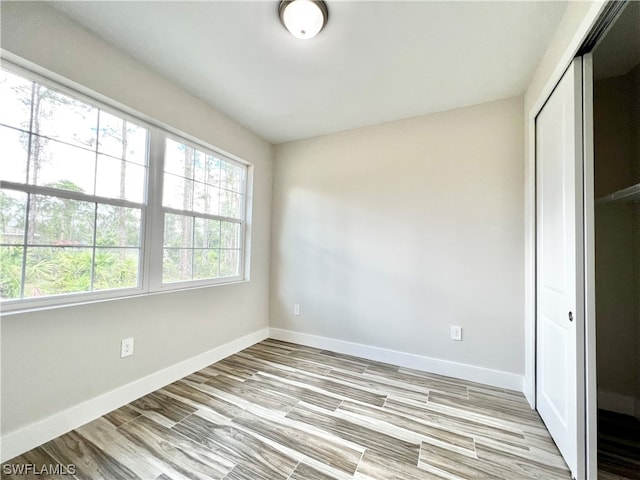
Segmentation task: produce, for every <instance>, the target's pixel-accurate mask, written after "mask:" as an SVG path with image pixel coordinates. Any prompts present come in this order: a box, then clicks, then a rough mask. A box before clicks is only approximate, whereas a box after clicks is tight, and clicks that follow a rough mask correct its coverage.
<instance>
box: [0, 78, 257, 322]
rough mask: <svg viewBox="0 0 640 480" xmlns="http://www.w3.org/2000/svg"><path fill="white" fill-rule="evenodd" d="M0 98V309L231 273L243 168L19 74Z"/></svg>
mask: <svg viewBox="0 0 640 480" xmlns="http://www.w3.org/2000/svg"><path fill="white" fill-rule="evenodd" d="M34 78H35V80H33V79H34ZM0 105H1V107H0V181H1V182H2V184H1V190H0V299H1V300H2V301H3V308H7V307H9V309H11V308H16V309H20V308H22V307H23V306H24V307H31V306H33V305H36V306H37V305H48V304H56V303H70V302H73V301H75V300H76V298H79V299H81V300H85V299H92V298H103V297H114V296H124V295H132V294H140V293H145V292H150V291H153V290H166V289H167V288H169V289H170V288H183V287H189V286H199V285H207V284H210V283H220V282H229V281H236V280H241V279H242V277H243V274H242V272H243V263H244V262H243V260H244V231H245V225H244V215H245V196H246V192H245V188H246V187H245V184H246V177H247V167H246V166H245V165H244V164H242V163H239V162H237V161H235V160H232V159H230V158H227V157H226V156H223V155H221V154H218V153H216V152H215V151H214V150H212V149H207V148H204V147H202V146H199V145H198V144H196V143H191V142H187V141H186V140H181V139H179V138H180V137H177V136H175V135H174V134H168V133H167V132H166V131H164V130H163V129H160V128H157V127H154V126H152V125H149V124H147V123H146V122H143V121H140V120H136V119H135V117H131V116H129V115H128V114H124V113H119V112H118V111H117V110H115V109H112V108H109V107H107V106H105V105H102V104H100V103H99V102H96V101H94V100H92V99H90V98H87V97H84V96H83V95H80V94H76V93H75V92H71V91H68V90H67V89H65V88H63V87H60V86H57V85H55V84H53V83H51V82H49V81H47V80H44V79H40V78H36V77H33V76H31V75H30V74H27V73H24V72H22V71H19V70H16V71H13V70H12V71H8V70H5V69H2V70H0ZM154 146H155V147H154ZM154 148H155V151H154ZM154 172H157V173H154ZM154 178H156V179H158V178H161V179H162V181H161V182H158V181H154V180H153V179H154ZM160 185H163V187H160ZM156 190H157V191H156ZM148 199H150V200H148ZM153 202H156V203H157V204H158V205H157V206H156V205H154V203H153ZM154 215H155V218H154ZM151 224H154V225H156V227H155V230H154V231H153V232H151V230H148V228H149V226H150V225H151ZM157 225H161V226H162V228H163V234H162V235H158V233H159V230H157V228H158V227H157ZM154 233H155V234H154ZM156 265H157V267H156ZM172 286H173V287H172Z"/></svg>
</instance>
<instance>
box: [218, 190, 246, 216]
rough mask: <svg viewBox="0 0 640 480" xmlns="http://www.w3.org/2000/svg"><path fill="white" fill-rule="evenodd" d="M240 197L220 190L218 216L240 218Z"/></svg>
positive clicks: (237, 194)
mask: <svg viewBox="0 0 640 480" xmlns="http://www.w3.org/2000/svg"><path fill="white" fill-rule="evenodd" d="M241 209H242V195H240V194H239V193H233V192H230V191H228V190H220V215H222V216H223V217H229V218H241Z"/></svg>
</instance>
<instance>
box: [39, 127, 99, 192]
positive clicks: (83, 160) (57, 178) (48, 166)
mask: <svg viewBox="0 0 640 480" xmlns="http://www.w3.org/2000/svg"><path fill="white" fill-rule="evenodd" d="M95 161H96V154H95V153H94V152H91V151H89V150H86V149H84V148H78V147H73V146H71V145H67V144H64V143H60V142H57V141H55V140H49V139H46V138H44V137H38V136H32V138H31V160H30V167H29V183H31V184H33V185H42V186H45V187H54V188H60V189H62V190H70V191H72V192H83V193H88V194H89V195H93V193H94V192H93V189H94V187H93V185H94V178H95V168H96V166H95Z"/></svg>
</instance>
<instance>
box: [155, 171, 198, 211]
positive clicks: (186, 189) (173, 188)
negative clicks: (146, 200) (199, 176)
mask: <svg viewBox="0 0 640 480" xmlns="http://www.w3.org/2000/svg"><path fill="white" fill-rule="evenodd" d="M193 190H194V184H193V180H186V179H184V178H183V177H177V176H175V175H170V174H165V176H164V192H163V202H162V204H163V205H164V206H165V207H171V208H177V209H179V210H191V209H192V207H193V203H192V202H193Z"/></svg>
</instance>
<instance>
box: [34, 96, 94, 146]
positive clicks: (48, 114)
mask: <svg viewBox="0 0 640 480" xmlns="http://www.w3.org/2000/svg"><path fill="white" fill-rule="evenodd" d="M97 127H98V109H97V108H95V107H92V106H91V105H87V104H86V103H83V102H80V101H78V100H75V99H73V98H71V97H69V96H67V95H64V94H62V93H59V92H56V91H54V90H51V89H49V88H47V87H45V86H42V85H38V84H36V87H35V90H34V97H33V124H32V127H31V128H32V131H33V133H36V134H39V135H44V136H46V137H49V138H53V139H56V140H61V141H64V142H67V143H71V144H74V145H80V146H85V147H91V148H93V149H95V146H96V133H97V132H96V130H97Z"/></svg>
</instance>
